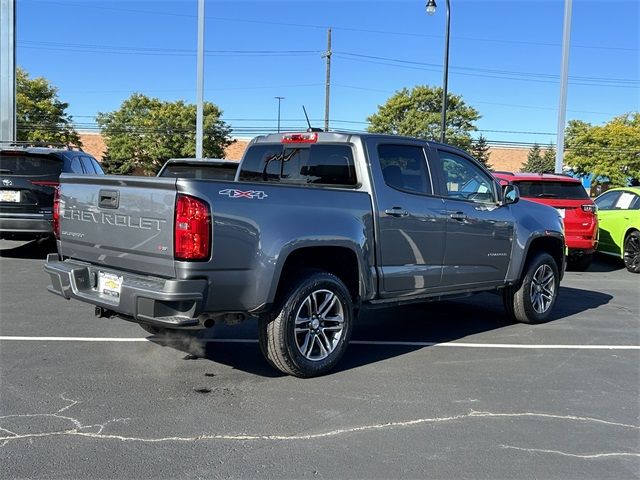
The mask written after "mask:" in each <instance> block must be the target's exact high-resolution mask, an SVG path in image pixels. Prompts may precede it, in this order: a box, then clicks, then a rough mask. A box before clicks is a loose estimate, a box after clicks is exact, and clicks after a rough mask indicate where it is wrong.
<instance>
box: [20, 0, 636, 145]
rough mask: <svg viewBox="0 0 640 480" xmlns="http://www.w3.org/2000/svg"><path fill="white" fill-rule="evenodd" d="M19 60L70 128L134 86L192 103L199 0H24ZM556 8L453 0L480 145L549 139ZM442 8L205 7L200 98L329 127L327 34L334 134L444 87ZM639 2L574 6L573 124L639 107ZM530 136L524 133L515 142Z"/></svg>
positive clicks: (239, 130)
mask: <svg viewBox="0 0 640 480" xmlns="http://www.w3.org/2000/svg"><path fill="white" fill-rule="evenodd" d="M17 4H18V5H17V63H18V65H20V66H22V67H23V68H25V69H26V70H27V71H28V72H29V74H30V75H31V76H44V77H46V78H48V79H49V80H50V81H51V82H52V83H53V84H54V85H55V86H57V87H58V89H59V97H60V98H61V99H62V100H63V101H65V102H68V103H69V112H70V113H71V114H72V115H73V116H74V120H75V121H76V122H77V123H78V126H79V128H80V129H90V128H95V124H94V123H93V122H94V121H95V119H94V116H95V114H96V113H97V112H108V111H112V110H115V109H117V108H118V107H119V106H120V104H121V103H122V101H123V100H125V99H126V98H128V97H129V96H130V95H131V93H132V92H136V91H137V92H141V93H144V94H147V95H150V96H154V97H159V98H161V99H165V100H177V99H183V100H185V101H188V102H195V86H196V56H195V52H196V46H197V24H196V20H197V0H178V1H163V0H154V1H151V0H147V1H124V0H110V1H106V0H18V1H17ZM563 12H564V0H537V1H528V0H510V1H507V0H504V1H491V0H451V42H450V57H449V65H450V74H449V91H450V92H452V93H455V94H458V95H462V97H463V98H464V100H465V101H466V102H467V103H468V104H470V105H472V106H473V107H475V108H476V109H477V110H478V111H479V112H480V114H481V115H482V118H481V119H480V120H479V121H478V122H477V126H478V128H479V129H480V130H481V131H482V133H483V135H484V136H485V137H486V138H488V139H489V140H490V141H507V142H538V143H541V144H547V143H549V142H553V143H554V142H555V131H556V125H557V113H558V98H559V78H560V62H561V42H562V25H563ZM444 13H445V1H444V0H438V10H437V12H436V14H435V15H434V16H428V15H427V14H426V13H425V2H424V1H423V0H411V1H404V0H396V1H358V0H351V1H346V0H342V1H337V0H335V1H327V0H325V1H304V0H299V1H290V2H279V1H242V0H237V1H217V0H207V1H206V27H205V29H206V30H205V49H206V52H207V54H206V57H205V99H206V100H208V101H211V102H213V103H215V104H217V105H218V106H219V107H221V109H222V110H223V112H224V114H223V119H224V120H226V121H227V122H228V123H229V124H231V125H232V126H233V128H234V135H236V136H239V137H250V136H252V135H253V134H254V132H256V131H257V130H265V129H272V130H275V127H276V117H277V100H275V99H274V97H275V96H283V97H285V99H284V100H283V101H282V104H281V107H282V110H281V117H282V126H283V129H298V128H303V127H304V126H305V124H304V116H303V113H302V107H301V105H305V106H306V108H307V111H308V112H309V115H310V117H312V119H314V122H313V123H315V124H316V125H315V126H320V127H322V126H323V118H324V81H325V60H324V59H323V58H321V54H322V53H323V52H324V50H325V49H326V42H327V28H328V27H332V30H333V32H332V50H333V57H332V70H331V77H332V78H331V83H332V90H331V115H330V118H331V128H334V129H341V128H342V129H350V130H363V129H365V128H366V118H367V116H369V115H371V114H372V113H375V111H376V110H377V107H378V105H381V104H383V103H384V102H385V101H386V100H387V99H388V98H389V97H390V96H391V95H393V94H394V92H395V91H397V90H399V89H401V88H403V87H409V88H411V87H413V86H415V85H419V84H428V85H432V86H441V84H442V64H443V52H444V24H445V16H444ZM639 23H640V1H638V0H626V1H612V0H599V1H591V0H573V22H572V34H571V49H570V68H569V90H568V106H567V108H568V112H567V119H568V120H569V119H581V120H584V121H587V122H590V123H594V124H601V123H604V122H606V121H608V120H609V119H611V118H612V117H614V116H616V115H619V114H622V113H625V112H630V111H638V110H640V72H639V70H640V65H639V63H640V61H639V59H640V27H639ZM523 132H526V133H523Z"/></svg>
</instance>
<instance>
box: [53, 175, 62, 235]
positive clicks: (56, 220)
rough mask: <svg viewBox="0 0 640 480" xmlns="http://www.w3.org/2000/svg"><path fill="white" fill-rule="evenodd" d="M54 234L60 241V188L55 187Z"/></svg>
mask: <svg viewBox="0 0 640 480" xmlns="http://www.w3.org/2000/svg"><path fill="white" fill-rule="evenodd" d="M52 217H53V234H54V235H55V237H56V238H57V239H60V188H59V187H55V191H54V193H53V215H52Z"/></svg>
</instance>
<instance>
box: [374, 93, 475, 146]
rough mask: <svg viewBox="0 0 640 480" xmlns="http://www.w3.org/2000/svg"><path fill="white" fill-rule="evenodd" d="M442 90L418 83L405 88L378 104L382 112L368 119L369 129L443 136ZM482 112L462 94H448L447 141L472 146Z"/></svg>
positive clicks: (427, 137) (436, 137) (431, 137)
mask: <svg viewBox="0 0 640 480" xmlns="http://www.w3.org/2000/svg"><path fill="white" fill-rule="evenodd" d="M441 109H442V89H441V88H438V87H428V86H423V85H418V86H416V87H414V88H413V89H411V90H409V89H407V88H403V89H402V90H399V91H398V92H396V93H395V94H394V95H393V96H392V97H391V98H389V99H388V100H387V102H386V103H385V104H384V105H379V106H378V112H377V113H374V114H373V115H371V116H370V117H369V118H367V121H368V122H369V124H370V125H369V127H368V129H367V130H368V131H369V132H373V133H388V134H395V135H406V136H410V137H418V138H424V139H427V140H439V139H440V118H441V117H440V111H441ZM479 118H480V114H479V113H478V111H477V110H476V109H474V108H473V107H470V106H468V105H467V104H466V103H465V102H464V101H463V100H462V97H461V96H458V95H453V94H451V93H448V94H447V125H446V132H445V133H446V141H447V143H449V144H451V145H455V146H457V147H460V148H462V149H465V150H468V149H469V148H470V147H471V142H472V140H471V135H470V132H472V131H475V130H477V128H476V126H475V125H474V122H475V121H476V120H478V119H479Z"/></svg>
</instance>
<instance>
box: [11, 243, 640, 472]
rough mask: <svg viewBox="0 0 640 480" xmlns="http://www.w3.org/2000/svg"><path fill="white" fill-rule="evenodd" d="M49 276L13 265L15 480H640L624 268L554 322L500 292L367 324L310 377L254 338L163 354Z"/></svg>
mask: <svg viewBox="0 0 640 480" xmlns="http://www.w3.org/2000/svg"><path fill="white" fill-rule="evenodd" d="M5 247H6V245H5ZM43 259H44V252H43V251H42V249H39V248H38V247H36V246H33V245H27V246H23V247H19V248H14V249H9V248H5V249H4V250H2V256H1V257H0V302H1V309H0V316H1V321H0V379H1V390H0V395H1V398H0V461H1V463H2V465H1V471H2V472H3V473H2V477H3V478H64V479H68V478H82V479H86V478H123V479H129V478H132V479H133V478H136V479H137V478H349V479H352V478H456V479H466V478H473V479H498V478H524V479H546V478H562V479H569V478H575V479H609V478H610V479H631V478H640V400H639V399H640V328H639V326H640V277H639V276H637V275H635V276H634V275H633V274H631V273H628V272H627V271H626V270H625V269H624V268H623V267H622V265H621V264H619V263H617V262H615V261H613V260H609V259H605V258H599V259H598V260H597V261H596V262H595V263H594V265H593V266H592V268H591V269H590V271H589V272H585V273H579V272H568V273H567V274H566V276H565V279H564V281H563V283H562V289H561V293H560V297H559V300H558V303H557V305H556V308H555V311H554V315H553V319H552V321H550V322H549V323H546V324H544V325H537V326H529V325H521V324H510V323H508V322H506V319H505V315H504V312H503V310H502V305H501V302H500V300H499V298H498V297H497V296H495V295H491V294H481V295H476V296H473V297H470V298H468V299H464V300H461V301H456V302H443V303H432V304H426V305H414V306H410V307H401V308H396V309H387V310H377V311H372V312H367V313H365V314H364V315H363V316H362V317H361V319H360V322H359V324H358V326H357V328H356V330H355V332H354V337H353V340H354V341H353V343H352V345H351V346H350V347H349V350H348V352H347V354H346V357H345V358H344V359H343V361H342V362H341V364H340V366H339V368H338V370H337V371H335V372H334V373H332V374H330V375H328V376H325V377H321V378H315V379H310V380H300V379H296V378H292V377H287V376H283V375H280V374H279V373H278V372H276V371H274V370H272V369H271V368H270V367H269V366H268V365H267V364H266V363H265V362H264V360H263V359H262V356H261V354H260V351H259V347H258V345H257V343H256V340H255V339H256V326H255V324H254V323H252V322H247V323H245V324H243V325H240V326H236V327H225V326H220V327H215V328H214V329H213V331H211V332H207V334H206V335H200V336H193V335H192V336H187V335H182V336H175V337H170V338H166V337H161V338H154V337H149V336H148V335H147V334H146V333H145V332H144V331H143V330H142V329H141V328H140V327H138V326H137V325H135V324H132V323H128V322H125V321H122V320H116V319H112V320H106V319H98V318H95V317H94V316H93V310H92V308H91V307H90V306H88V305H85V304H81V303H79V302H67V301H65V300H63V299H61V298H59V297H56V296H54V295H52V294H49V293H48V292H47V291H46V287H47V284H48V277H47V276H46V275H45V274H44V272H43V271H42V265H43Z"/></svg>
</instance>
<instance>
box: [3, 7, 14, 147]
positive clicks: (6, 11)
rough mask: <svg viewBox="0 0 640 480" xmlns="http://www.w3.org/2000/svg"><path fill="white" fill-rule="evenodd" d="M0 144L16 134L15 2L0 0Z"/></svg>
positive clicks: (11, 138) (10, 140) (10, 139)
mask: <svg viewBox="0 0 640 480" xmlns="http://www.w3.org/2000/svg"><path fill="white" fill-rule="evenodd" d="M0 59H2V61H1V62H0V142H10V143H11V142H15V141H16V139H17V134H16V2H15V0H0Z"/></svg>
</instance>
